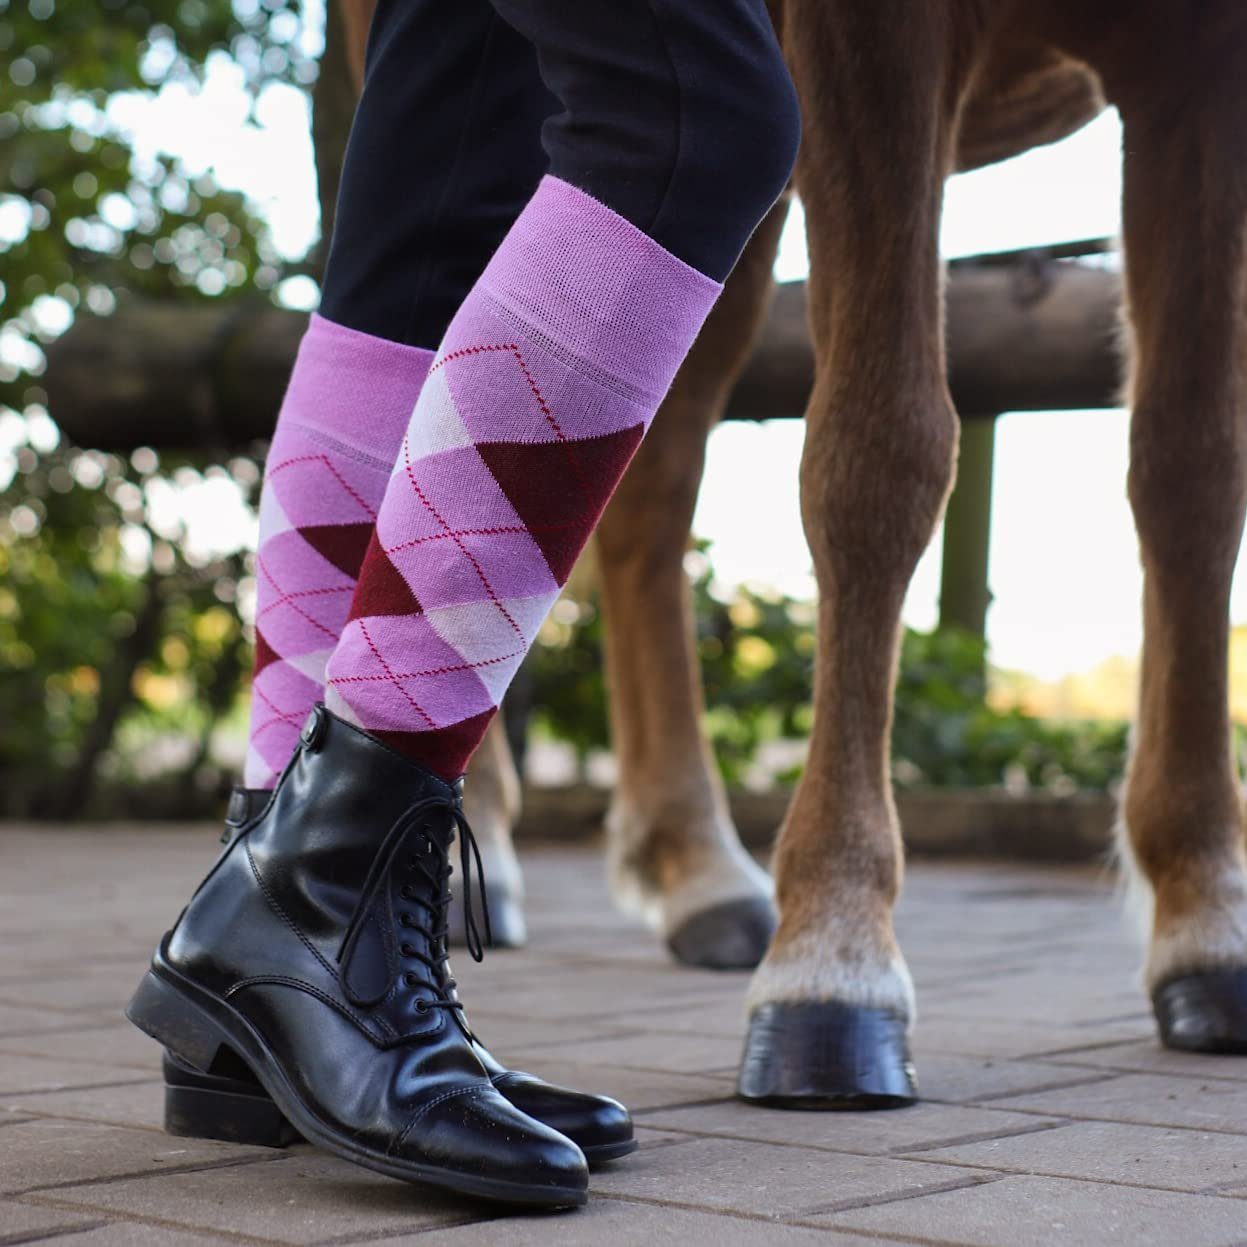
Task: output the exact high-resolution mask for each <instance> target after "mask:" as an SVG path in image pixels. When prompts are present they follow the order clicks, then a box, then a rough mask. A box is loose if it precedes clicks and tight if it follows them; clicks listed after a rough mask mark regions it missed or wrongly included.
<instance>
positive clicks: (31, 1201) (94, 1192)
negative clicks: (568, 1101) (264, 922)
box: [0, 828, 1247, 1247]
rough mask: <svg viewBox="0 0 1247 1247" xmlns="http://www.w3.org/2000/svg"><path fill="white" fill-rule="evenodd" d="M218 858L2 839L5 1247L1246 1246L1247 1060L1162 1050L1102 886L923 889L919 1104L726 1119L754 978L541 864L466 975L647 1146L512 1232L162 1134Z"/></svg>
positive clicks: (369, 1178) (106, 844)
mask: <svg viewBox="0 0 1247 1247" xmlns="http://www.w3.org/2000/svg"><path fill="white" fill-rule="evenodd" d="M213 851H214V844H213V837H212V835H211V834H210V833H209V832H207V831H204V830H202V829H193V830H190V829H172V828H164V829H151V830H148V829H140V830H116V829H100V830H56V829H46V830H38V831H29V830H23V829H20V828H5V829H0V948H2V949H3V953H4V955H3V958H2V959H0V1247H3V1245H7V1244H12V1243H25V1242H34V1241H38V1242H45V1241H52V1242H59V1241H61V1240H62V1239H64V1240H65V1241H67V1242H72V1243H73V1244H74V1245H75V1247H109V1245H113V1244H119V1245H128V1244H138V1245H145V1244H149V1243H150V1244H169V1245H170V1247H197V1245H199V1244H210V1243H215V1244H221V1243H225V1242H232V1243H300V1244H302V1243H317V1244H353V1243H391V1242H393V1243H397V1242H405V1241H412V1242H429V1243H436V1244H438V1247H441V1245H442V1244H445V1245H446V1247H477V1245H485V1244H488V1245H490V1247H495V1245H504V1247H505V1245H509V1244H517V1245H518V1244H531V1245H532V1247H538V1245H540V1247H557V1245H559V1244H572V1243H574V1244H580V1243H591V1244H645V1243H668V1242H670V1243H680V1244H682V1245H687V1247H692V1245H695V1244H703V1243H704V1244H712V1245H713V1247H735V1245H736V1244H753V1243H760V1244H777V1245H779V1247H784V1245H786V1244H794V1245H795V1244H802V1245H808V1247H815V1245H817V1244H826V1245H827V1247H851V1245H852V1244H864V1243H880V1242H900V1243H925V1244H945V1243H947V1244H988V1245H991V1247H1015V1245H1017V1247H1021V1245H1023V1244H1044V1245H1045V1247H1046V1245H1047V1244H1051V1243H1062V1244H1077V1245H1082V1244H1088V1245H1091V1244H1096V1245H1098V1244H1108V1243H1130V1244H1164V1245H1166V1247H1168V1245H1170V1244H1173V1245H1177V1247H1234V1245H1238V1247H1242V1245H1244V1244H1247V1059H1243V1060H1235V1059H1232V1058H1206V1059H1200V1058H1195V1057H1184V1056H1180V1055H1178V1054H1175V1053H1167V1052H1164V1051H1162V1050H1161V1049H1159V1048H1158V1047H1157V1046H1156V1044H1155V1041H1154V1039H1153V1037H1152V1029H1151V1021H1150V1018H1149V1016H1148V1012H1147V1008H1146V1003H1145V1001H1144V999H1143V997H1142V995H1141V993H1140V992H1139V990H1138V989H1137V987H1136V974H1135V965H1136V955H1135V952H1134V949H1133V946H1132V941H1131V939H1130V938H1129V936H1128V934H1127V932H1126V930H1125V928H1124V924H1123V922H1122V919H1121V916H1120V910H1119V906H1118V905H1117V903H1116V902H1115V900H1114V898H1113V889H1112V886H1111V883H1110V881H1109V879H1108V878H1107V877H1106V876H1105V875H1104V874H1102V873H1099V872H1096V871H1091V870H1084V869H1035V868H1029V867H1027V868H1023V867H1010V866H1004V865H999V864H996V865H982V864H964V865H949V864H939V865H934V864H931V865H926V864H921V863H920V864H917V865H915V866H913V867H912V868H911V871H910V874H909V879H908V883H907V889H906V896H905V901H904V904H903V907H902V912H901V919H900V926H901V934H902V939H903V942H904V944H905V948H906V951H907V953H908V955H909V959H910V963H911V965H912V967H913V970H914V973H915V977H916V978H917V980H918V984H919V991H920V1001H921V1012H922V1016H921V1020H920V1024H919V1027H918V1031H917V1057H918V1063H919V1074H920V1077H921V1079H922V1085H923V1092H924V1095H925V1101H924V1103H923V1104H922V1105H921V1106H919V1107H917V1108H913V1109H909V1110H905V1111H901V1112H894V1113H882V1114H846V1115H830V1114H814V1113H805V1114H800V1113H799V1114H792V1113H780V1112H774V1111H765V1110H758V1109H747V1108H745V1107H744V1106H742V1105H740V1104H737V1103H735V1102H734V1101H733V1099H732V1079H733V1072H734V1067H735V1063H736V1059H737V1055H738V1052H739V1047H740V1038H741V1029H742V1018H741V1012H740V1009H741V1005H740V1001H741V993H742V990H743V988H744V984H745V979H746V976H745V975H743V974H714V973H706V972H697V971H691V970H685V969H679V968H677V967H675V966H673V965H671V964H670V963H669V962H668V961H667V960H666V958H665V957H664V955H663V954H662V952H661V950H660V949H659V948H658V947H657V946H656V944H655V942H654V940H653V939H652V938H651V937H650V936H649V935H647V934H646V932H644V931H643V930H641V929H639V928H638V927H637V926H635V925H634V924H632V923H631V922H630V921H629V920H627V919H625V918H623V917H620V916H619V915H618V914H616V913H615V911H614V910H613V909H612V907H611V905H610V904H609V902H608V900H607V896H606V889H605V885H604V882H603V871H602V863H601V858H600V855H599V854H598V853H596V852H594V851H593V850H591V849H587V848H584V849H581V848H570V847H559V848H542V847H533V848H529V849H527V850H526V851H525V853H524V857H525V865H526V868H527V877H528V887H529V894H530V903H529V916H530V923H531V929H532V943H531V946H530V947H529V948H528V949H527V950H525V951H523V952H518V953H516V952H498V953H494V954H492V955H490V956H488V957H487V958H486V961H485V964H484V965H482V966H474V965H472V964H471V963H470V962H468V960H467V958H466V957H461V958H459V963H460V964H458V965H457V967H456V968H457V969H458V970H459V971H460V975H459V977H460V979H461V981H462V982H463V984H464V987H465V994H466V998H467V1000H468V1002H469V1004H470V1006H471V1010H470V1011H471V1016H472V1019H473V1022H474V1023H475V1025H476V1027H477V1029H478V1030H480V1031H481V1033H482V1034H483V1035H484V1036H485V1037H486V1039H487V1040H488V1042H489V1043H490V1045H491V1047H493V1048H494V1050H495V1052H497V1053H498V1055H500V1056H502V1057H504V1058H505V1059H507V1060H508V1061H510V1062H512V1063H514V1064H517V1065H521V1066H523V1067H524V1068H527V1069H530V1070H532V1071H533V1072H535V1073H539V1074H543V1075H547V1076H550V1077H555V1078H559V1079H562V1080H564V1081H568V1082H571V1083H574V1084H580V1085H583V1086H585V1087H591V1088H596V1089H599V1090H603V1091H607V1092H610V1093H612V1094H614V1095H617V1096H619V1097H620V1098H621V1099H623V1100H624V1101H625V1102H627V1103H628V1104H629V1105H630V1106H631V1107H632V1108H633V1110H634V1112H635V1114H636V1118H637V1123H638V1127H639V1130H638V1133H639V1135H640V1138H641V1140H642V1148H641V1151H640V1152H639V1153H638V1154H636V1155H634V1156H632V1157H629V1158H628V1159H626V1160H624V1161H621V1162H619V1163H617V1164H615V1165H614V1166H611V1167H610V1168H609V1169H606V1170H604V1171H603V1172H601V1173H599V1174H595V1175H594V1178H593V1183H592V1199H591V1202H590V1206H589V1207H588V1209H586V1210H584V1211H582V1212H577V1213H572V1214H563V1215H559V1216H554V1217H551V1216H535V1215H527V1216H518V1217H516V1216H500V1215H498V1214H497V1213H496V1212H491V1211H489V1210H488V1209H485V1208H483V1207H480V1206H476V1205H473V1204H471V1203H468V1202H464V1201H460V1200H455V1199H450V1198H447V1197H442V1196H439V1195H437V1194H435V1193H433V1192H431V1191H427V1190H424V1189H421V1188H418V1187H414V1186H405V1185H403V1184H401V1183H397V1182H392V1181H389V1180H388V1179H385V1178H382V1177H379V1176H376V1175H371V1174H369V1173H367V1172H365V1171H363V1170H361V1169H357V1168H355V1167H353V1166H350V1165H347V1164H345V1163H342V1162H340V1161H337V1160H335V1159H333V1158H331V1157H329V1156H326V1155H324V1154H322V1153H319V1152H317V1151H315V1150H313V1149H312V1148H310V1147H296V1148H292V1149H290V1150H288V1151H286V1152H271V1151H266V1150H263V1149H257V1148H242V1147H233V1146H228V1145H225V1144H217V1143H209V1142H196V1141H192V1140H185V1139H174V1138H170V1137H167V1136H166V1135H164V1134H163V1133H162V1132H161V1130H160V1126H159V1122H160V1112H161V1087H160V1083H159V1080H158V1074H157V1065H156V1057H157V1053H156V1049H155V1046H154V1045H153V1044H152V1043H151V1042H150V1041H148V1040H147V1039H145V1038H144V1037H143V1036H141V1035H139V1034H138V1033H137V1032H136V1031H134V1030H133V1029H132V1028H131V1027H129V1026H128V1025H127V1024H126V1023H125V1022H124V1021H123V1020H122V1019H121V1017H120V1008H121V1005H122V1003H123V1002H124V1000H125V998H126V996H127V995H128V993H129V991H130V989H131V988H132V987H133V985H134V983H135V981H136V980H137V978H138V975H139V973H140V971H141V970H142V968H143V965H144V963H145V961H146V958H147V956H148V954H149V953H150V951H151V948H152V945H153V943H154V941H155V939H156V938H157V936H158V935H159V934H160V932H161V931H162V930H163V929H164V927H165V926H166V925H167V924H168V922H169V920H170V919H171V918H172V917H173V916H174V915H175V913H176V911H177V909H178V907H179V906H180V904H181V903H182V901H183V900H184V899H185V897H186V895H187V894H188V891H189V889H190V887H191V885H192V884H193V883H194V882H195V881H196V880H197V878H198V877H199V876H200V874H201V873H202V871H203V869H204V867H205V864H206V863H207V861H208V860H210V858H211V855H212V853H213Z"/></svg>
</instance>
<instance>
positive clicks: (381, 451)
mask: <svg viewBox="0 0 1247 1247" xmlns="http://www.w3.org/2000/svg"><path fill="white" fill-rule="evenodd" d="M432 359H433V353H432V352H431V351H424V350H420V349H419V348H417V347H412V346H404V345H402V344H400V343H397V342H387V341H385V340H384V339H381V338H374V337H372V336H371V335H370V334H366V333H359V332H357V331H356V330H354V329H346V328H344V327H343V326H341V325H335V324H334V323H333V322H332V321H328V320H325V319H324V318H323V317H320V316H313V317H312V321H311V324H310V325H309V327H308V330H307V333H306V334H305V335H304V337H303V341H302V343H301V344H300V346H299V355H298V358H297V360H296V361H295V366H294V372H293V373H292V374H291V377H290V385H289V387H288V388H287V390H286V397H285V400H284V402H283V403H282V407H281V414H280V416H279V417H278V420H277V431H276V433H275V434H274V435H273V442H272V445H271V446H270V448H269V453H268V462H267V464H266V465H265V475H264V489H263V492H262V493H261V497H260V544H259V549H258V551H257V554H256V630H255V675H254V680H253V683H252V687H251V735H250V741H249V744H248V749H247V762H246V767H245V770H244V782H245V783H246V785H247V787H248V788H271V787H272V786H273V784H274V783H275V782H276V780H277V776H278V775H279V774H280V773H281V771H282V768H283V767H284V766H285V765H286V763H287V762H288V761H289V760H290V755H291V754H292V753H293V752H294V747H295V745H296V744H297V742H298V738H299V729H300V727H302V725H303V721H304V720H305V719H306V718H307V715H308V711H309V710H311V708H312V706H313V705H314V704H315V703H316V702H317V701H319V700H320V698H321V697H322V696H323V694H324V681H325V660H326V658H327V657H328V656H329V653H330V651H331V650H332V649H333V647H334V645H336V644H337V641H338V637H339V636H340V635H341V633H342V628H343V625H344V624H345V623H346V619H347V613H348V611H349V610H350V605H351V595H352V594H353V593H354V591H355V580H356V577H357V576H358V575H359V568H360V564H361V563H362V562H363V559H364V551H365V550H366V549H367V548H368V540H369V537H370V536H371V534H372V527H373V522H374V521H375V520H376V515H377V508H378V507H379V506H380V504H381V498H382V495H383V494H384V493H385V486H386V482H387V481H388V480H389V477H390V471H391V468H392V467H393V464H394V458H395V456H396V455H397V454H398V449H399V446H400V444H401V442H402V439H403V432H404V430H405V429H406V427H407V421H408V420H409V418H410V417H411V411H412V408H413V407H414V406H415V402H416V398H417V396H418V395H419V393H420V387H421V385H423V383H424V378H425V374H426V373H427V372H428V368H429V364H430V363H431V362H432Z"/></svg>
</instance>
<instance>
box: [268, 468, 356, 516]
mask: <svg viewBox="0 0 1247 1247" xmlns="http://www.w3.org/2000/svg"><path fill="white" fill-rule="evenodd" d="M296 463H321V464H324V466H325V467H327V468H328V469H329V471H330V472H331V473H332V474H333V479H334V480H335V481H337V482H338V484H339V485H341V486H342V488H343V489H344V490H346V492H347V493H348V494H350V496H351V497H352V498H353V499H354V500H355V501H356V502H357V503H358V504H359V505H360V506H361V507H362V508H363V510H364V513H365V514H366V515H367V516H368V518H369V519H370V520H375V519H376V518H377V513H376V512H375V511H374V510H373V509H372V508H371V507H370V506H369V505H368V504H367V503H366V502H365V501H364V500H363V498H361V497H360V496H359V494H358V493H356V492H355V490H354V489H352V488H351V486H350V485H349V484H348V482H347V481H346V480H345V479H343V476H342V473H341V472H339V471H338V469H337V468H335V467H334V465H333V461H332V460H331V459H330V458H329V457H328V456H327V455H297V456H296V457H295V458H293V459H283V460H282V461H281V463H279V464H277V465H276V466H274V467H272V468H270V469H269V471H268V478H269V480H272V479H273V477H274V476H276V474H277V473H278V472H280V471H282V469H283V468H289V467H293V466H294V465H295V464H296ZM297 527H298V526H297V525H296V528H297Z"/></svg>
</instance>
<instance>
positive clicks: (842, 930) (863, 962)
mask: <svg viewBox="0 0 1247 1247" xmlns="http://www.w3.org/2000/svg"><path fill="white" fill-rule="evenodd" d="M827 1000H835V1001H838V1002H839V1003H841V1004H846V1005H859V1006H861V1007H862V1008H866V1009H886V1010H888V1011H889V1012H891V1013H895V1014H897V1015H899V1016H901V1017H903V1018H905V1020H906V1022H907V1023H908V1024H909V1025H910V1026H912V1025H913V1023H914V1020H915V1018H916V1017H917V1004H916V1002H915V999H914V983H913V979H912V978H911V977H910V974H909V967H908V966H907V965H906V964H905V958H904V957H903V956H902V954H901V951H900V949H899V948H898V947H897V946H896V944H895V941H893V940H892V939H891V936H890V935H889V937H888V938H887V939H879V938H878V937H877V936H876V935H874V934H872V933H871V931H870V929H869V925H868V920H866V919H865V918H864V917H863V920H862V921H861V922H860V923H859V922H854V921H851V920H846V919H845V918H844V916H842V915H837V916H835V917H833V918H831V919H830V920H828V921H827V922H825V923H824V924H823V926H822V928H821V929H819V930H807V931H804V932H802V933H801V934H800V935H798V936H796V937H795V938H792V939H788V940H785V941H783V943H782V944H781V943H778V942H777V943H776V945H774V946H773V947H772V948H771V951H770V952H769V953H767V955H766V960H765V961H763V962H762V964H761V965H760V966H759V967H758V968H757V970H756V971H755V972H754V976H753V979H752V981H751V982H750V984H749V993H748V995H747V997H746V1001H745V1003H746V1008H747V1009H749V1010H753V1009H756V1008H757V1007H758V1006H759V1005H763V1004H771V1003H779V1002H782V1003H787V1004H795V1003H808V1002H812V1001H827Z"/></svg>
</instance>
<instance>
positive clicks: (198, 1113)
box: [165, 1086, 299, 1147]
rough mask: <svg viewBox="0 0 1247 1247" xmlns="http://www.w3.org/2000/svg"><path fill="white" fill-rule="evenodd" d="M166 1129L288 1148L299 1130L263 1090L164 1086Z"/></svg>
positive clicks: (194, 1136) (196, 1136) (189, 1135)
mask: <svg viewBox="0 0 1247 1247" xmlns="http://www.w3.org/2000/svg"><path fill="white" fill-rule="evenodd" d="M165 1130H166V1131H167V1132H168V1133H169V1134H175V1135H180V1136H182V1137H184V1138H190V1139H221V1140H224V1141H225V1142H226V1143H247V1144H250V1145H252V1146H255V1147H288V1146H289V1145H290V1144H291V1143H296V1142H298V1140H299V1133H298V1131H297V1130H295V1128H294V1127H293V1126H292V1125H291V1124H290V1123H289V1122H288V1121H287V1120H286V1119H285V1118H284V1117H283V1116H282V1115H281V1110H280V1109H279V1108H278V1107H277V1105H276V1104H274V1103H273V1101H272V1100H270V1099H269V1098H268V1097H267V1096H266V1095H264V1093H263V1092H261V1093H260V1094H259V1095H238V1094H235V1093H233V1092H229V1091H208V1090H201V1089H199V1088H196V1087H186V1086H177V1087H174V1086H168V1087H166V1088H165Z"/></svg>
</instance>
